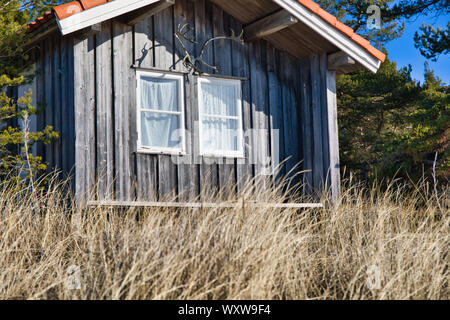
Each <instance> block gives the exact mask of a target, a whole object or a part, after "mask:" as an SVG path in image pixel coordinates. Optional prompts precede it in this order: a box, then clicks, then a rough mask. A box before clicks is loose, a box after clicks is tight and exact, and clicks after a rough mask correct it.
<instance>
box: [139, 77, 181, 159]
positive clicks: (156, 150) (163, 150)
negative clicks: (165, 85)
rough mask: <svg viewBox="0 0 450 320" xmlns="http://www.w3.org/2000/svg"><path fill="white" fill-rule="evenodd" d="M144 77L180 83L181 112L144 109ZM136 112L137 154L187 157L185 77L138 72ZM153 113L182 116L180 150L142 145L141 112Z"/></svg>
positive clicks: (179, 106) (179, 108)
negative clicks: (142, 97)
mask: <svg viewBox="0 0 450 320" xmlns="http://www.w3.org/2000/svg"><path fill="white" fill-rule="evenodd" d="M142 77H150V78H160V79H171V80H177V81H178V82H179V86H178V110H179V111H162V110H152V109H143V108H142V107H141V79H142ZM136 81H137V85H136V110H137V117H136V118H137V132H138V141H137V152H138V153H148V154H176V155H185V153H186V123H185V101H184V75H183V74H175V73H166V72H154V71H146V70H136ZM142 111H144V112H151V113H156V114H171V115H179V116H180V122H181V124H180V127H179V129H178V130H181V146H180V147H178V148H164V147H151V146H144V145H142V132H141V121H142V120H141V112H142Z"/></svg>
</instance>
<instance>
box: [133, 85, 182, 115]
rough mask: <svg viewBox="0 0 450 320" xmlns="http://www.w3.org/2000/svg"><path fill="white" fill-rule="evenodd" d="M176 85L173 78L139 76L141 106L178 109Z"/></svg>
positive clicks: (152, 108)
mask: <svg viewBox="0 0 450 320" xmlns="http://www.w3.org/2000/svg"><path fill="white" fill-rule="evenodd" d="M178 86H179V81H178V80H175V79H158V78H151V77H141V108H142V109H151V110H163V111H179V110H178Z"/></svg>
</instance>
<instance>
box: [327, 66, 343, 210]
mask: <svg viewBox="0 0 450 320" xmlns="http://www.w3.org/2000/svg"><path fill="white" fill-rule="evenodd" d="M326 80H327V81H326V91H327V111H328V117H327V119H328V133H329V150H330V177H331V192H332V199H333V202H334V203H335V204H336V203H337V202H338V201H339V198H340V196H341V174H340V162H339V127H338V119H337V117H338V116H337V115H338V113H337V99H336V72H334V71H327V72H326Z"/></svg>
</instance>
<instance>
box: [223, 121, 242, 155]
mask: <svg viewBox="0 0 450 320" xmlns="http://www.w3.org/2000/svg"><path fill="white" fill-rule="evenodd" d="M238 126H239V122H238V120H225V121H224V126H223V149H224V150H227V151H239V149H240V148H239V147H240V145H239V128H238Z"/></svg>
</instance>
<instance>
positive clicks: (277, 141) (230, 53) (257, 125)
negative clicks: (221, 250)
mask: <svg viewBox="0 0 450 320" xmlns="http://www.w3.org/2000/svg"><path fill="white" fill-rule="evenodd" d="M185 23H189V24H190V26H191V27H193V28H194V31H193V33H192V34H194V35H195V37H196V40H197V41H198V42H199V44H198V45H194V44H186V45H187V48H188V50H190V51H191V52H193V53H195V54H198V53H199V51H200V46H201V44H202V43H203V42H204V41H205V40H207V39H209V38H211V37H213V36H216V35H222V34H229V33H230V28H232V29H233V30H235V31H236V32H240V31H241V30H242V28H243V25H242V24H241V23H240V22H239V21H237V20H236V19H235V18H233V17H232V16H230V15H228V14H227V13H225V12H224V11H223V10H222V9H221V8H220V7H218V6H216V5H214V4H212V3H211V2H209V1H207V0H198V1H190V0H177V1H176V4H175V5H174V6H173V7H170V8H168V9H165V10H164V11H161V12H159V13H157V14H156V15H155V16H153V17H150V18H147V19H145V20H143V21H140V22H139V23H138V24H136V25H135V26H134V27H129V26H127V25H125V24H123V23H122V22H120V21H119V20H113V21H108V22H106V23H103V24H102V31H101V32H99V33H96V34H95V35H91V36H89V37H88V38H85V39H80V38H78V39H77V38H74V37H66V38H65V40H64V41H62V40H60V39H59V40H48V41H46V43H45V45H43V46H41V57H44V59H40V60H39V61H40V62H39V65H40V68H41V70H43V72H42V73H41V74H40V75H39V77H38V81H39V83H40V85H39V90H38V95H39V97H43V96H45V98H46V100H47V109H46V111H45V113H43V114H42V119H41V120H42V121H41V123H42V124H43V123H47V124H54V125H55V127H56V128H59V129H60V130H62V132H63V134H62V140H61V143H59V144H55V145H52V146H50V147H46V148H42V147H41V152H42V154H43V155H44V156H45V159H47V161H49V162H51V163H52V165H55V166H59V167H61V168H63V169H64V170H66V171H68V170H70V168H71V165H73V164H75V165H76V170H75V186H76V194H77V196H78V198H79V199H86V196H87V195H88V198H89V199H90V200H93V199H98V200H118V201H134V200H140V201H162V200H168V199H171V200H173V199H175V198H176V199H177V200H178V201H186V200H195V199H196V198H197V197H198V196H199V195H200V191H201V190H206V191H208V192H209V193H210V194H213V193H217V192H218V191H219V190H221V189H222V188H224V187H226V186H228V185H235V186H236V188H229V189H230V190H239V188H241V186H242V181H244V180H245V179H247V178H254V177H258V176H264V177H267V173H268V172H269V173H270V171H271V170H267V165H268V166H269V168H270V166H271V165H273V164H271V160H273V159H275V158H278V160H279V162H280V163H284V165H283V166H282V167H281V170H279V172H278V175H277V176H276V175H272V177H273V179H276V178H277V177H280V176H284V175H288V176H290V177H291V178H292V182H293V183H298V182H304V183H305V184H306V185H307V189H306V190H307V191H310V192H311V191H314V190H317V189H318V188H321V187H323V186H324V182H325V181H326V177H327V174H328V171H329V167H330V144H329V143H330V139H329V134H328V128H329V127H330V123H329V121H328V106H327V89H330V86H332V83H330V79H328V82H327V74H328V73H327V56H326V54H316V55H313V56H311V57H309V58H305V59H303V60H298V59H295V58H293V57H292V56H290V55H289V54H287V53H285V52H282V51H280V50H277V49H276V48H274V47H273V46H272V45H271V44H269V43H268V42H266V41H264V40H258V41H254V42H251V43H246V44H245V45H244V46H242V45H240V44H238V43H235V42H230V41H219V42H215V43H214V45H212V46H210V47H209V48H208V50H207V51H206V52H205V55H204V60H205V61H206V62H208V63H210V64H213V65H216V66H219V68H220V71H219V72H218V73H219V74H220V75H223V76H234V77H242V78H246V79H247V80H246V81H243V82H242V91H243V92H242V94H243V95H242V97H243V105H242V108H243V127H244V130H246V131H247V130H250V129H257V130H259V129H261V130H259V131H257V134H256V135H253V136H246V137H245V145H246V147H245V159H217V158H203V159H198V158H199V156H198V140H197V139H196V132H198V124H197V121H198V107H197V91H198V88H197V85H196V79H195V77H194V76H191V75H186V81H185V99H186V101H185V105H186V114H185V121H186V124H185V125H186V128H187V130H188V131H189V132H190V133H191V135H190V136H188V141H187V151H188V155H187V156H184V157H174V156H168V155H149V154H141V153H137V152H136V151H137V128H136V116H137V114H136V89H135V88H136V78H135V74H136V69H135V68H133V67H132V66H133V65H135V66H138V67H141V68H157V69H162V70H171V71H179V72H183V71H186V70H185V67H184V66H183V65H182V63H181V60H182V58H183V56H184V54H183V52H182V50H181V47H180V45H179V44H178V43H177V41H176V40H175V37H174V32H175V31H176V28H177V26H178V25H183V24H185ZM70 42H73V46H70V45H68V44H69V43H70ZM205 71H206V72H208V73H212V72H213V71H212V70H207V69H205ZM328 75H329V74H328ZM50 83H51V85H50ZM71 97H72V99H71ZM49 107H50V108H49ZM58 121H59V122H58ZM331 127H332V128H334V127H333V126H331ZM75 137H76V139H75V141H76V143H74V142H73V141H74V140H73V139H74V138H75ZM74 151H75V154H74ZM331 156H332V157H333V159H335V158H336V154H335V153H332V155H331ZM272 169H274V168H272ZM301 170H306V173H304V174H302V175H298V172H300V171H301ZM95 182H97V184H96V183H95ZM328 184H329V182H328Z"/></svg>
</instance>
